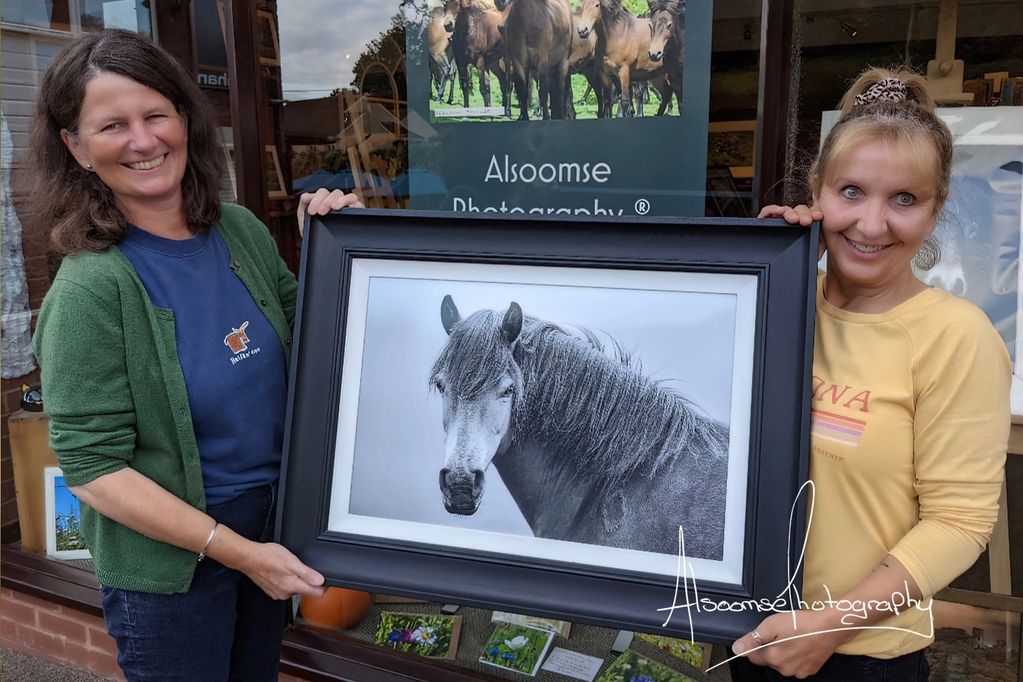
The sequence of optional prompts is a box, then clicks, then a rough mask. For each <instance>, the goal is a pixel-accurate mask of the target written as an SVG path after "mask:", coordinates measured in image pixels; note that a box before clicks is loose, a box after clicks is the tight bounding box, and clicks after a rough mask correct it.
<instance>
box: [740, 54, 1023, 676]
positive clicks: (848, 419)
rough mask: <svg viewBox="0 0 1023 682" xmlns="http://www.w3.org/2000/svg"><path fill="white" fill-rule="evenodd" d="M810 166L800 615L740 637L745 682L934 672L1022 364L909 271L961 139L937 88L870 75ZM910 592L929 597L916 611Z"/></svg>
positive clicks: (982, 531) (926, 238) (970, 314)
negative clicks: (808, 421) (1014, 372)
mask: <svg viewBox="0 0 1023 682" xmlns="http://www.w3.org/2000/svg"><path fill="white" fill-rule="evenodd" d="M842 112H843V113H842V117H841V119H840V120H839V122H838V123H837V124H836V125H835V127H834V128H833V129H832V130H831V132H830V133H829V134H828V136H827V138H826V139H825V141H824V144H823V145H822V147H821V151H820V155H819V156H818V159H817V161H816V162H815V163H814V165H813V168H812V169H811V174H810V189H811V192H812V196H813V208H812V209H811V208H808V207H806V206H799V207H796V208H788V207H781V206H768V207H766V208H765V209H764V210H763V211H761V214H760V217H782V218H785V219H786V220H788V221H789V222H792V223H801V224H803V225H809V224H810V222H811V221H813V220H821V219H823V223H822V240H823V247H824V249H826V251H827V254H828V262H827V272H826V273H822V274H821V275H820V277H819V278H818V287H817V321H816V333H815V345H814V371H813V386H812V390H813V428H812V432H811V445H812V447H811V453H810V478H811V480H812V481H813V483H814V491H815V492H814V494H813V497H812V509H811V514H812V516H811V517H810V520H809V523H808V526H809V527H808V531H807V547H806V554H805V567H804V574H803V591H802V594H801V598H802V603H801V604H800V605H799V607H800V609H801V610H798V611H795V612H793V613H782V614H776V615H773V616H770V617H768V618H766V619H765V620H764V621H763V622H761V623H760V625H759V626H757V628H756V629H755V630H754V631H753V632H751V633H749V634H747V635H745V636H743V637H742V638H740V639H739V640H737V641H736V642H735V644H734V645H733V651H734V652H735V653H736V654H741V655H743V657H742V658H738V659H735V660H734V661H732V678H733V679H735V680H777V679H783V678H784V677H785V676H793V677H797V678H800V679H814V680H880V679H888V680H895V679H897V680H923V679H927V675H928V666H927V661H926V658H925V657H924V649H925V648H926V647H927V646H928V645H929V644H930V643H931V641H932V640H933V620H932V618H931V611H930V608H929V604H930V601H929V600H930V597H931V596H932V595H933V594H934V593H935V592H937V591H938V590H940V589H941V588H942V587H944V586H945V585H947V584H948V583H949V582H951V581H952V580H953V579H955V578H956V577H957V576H958V575H959V574H961V573H962V572H963V571H965V570H966V569H967V568H969V566H970V565H971V564H972V563H973V562H974V561H975V560H976V558H977V557H978V555H979V554H980V552H981V551H982V550H983V549H984V546H985V545H986V543H987V540H988V537H989V535H990V533H991V529H992V527H993V525H994V522H995V518H996V515H997V511H998V495H999V491H1000V488H1001V482H1002V478H1003V475H1004V462H1005V453H1006V449H1007V445H1008V431H1009V382H1010V377H1011V368H1010V364H1009V358H1008V353H1007V352H1006V348H1005V344H1004V343H1003V342H1002V340H1001V338H1000V337H999V335H998V333H997V332H996V331H995V330H994V328H993V327H992V325H991V323H990V321H989V320H988V319H987V317H986V316H985V315H984V313H983V312H982V311H980V310H979V309H978V308H976V307H975V306H973V305H972V304H970V303H968V302H966V301H963V300H961V299H958V298H956V297H955V296H953V295H951V294H948V293H946V292H944V291H941V290H937V289H930V288H928V287H927V286H926V285H925V284H924V283H923V282H921V281H920V280H919V279H917V277H916V276H915V274H914V273H913V269H912V265H913V263H914V260H915V261H916V262H917V266H918V267H925V268H926V267H929V266H930V265H933V264H934V262H935V260H936V257H937V249H936V248H935V246H934V244H933V240H934V238H933V236H932V233H933V232H934V229H935V227H936V225H937V220H938V215H939V212H940V210H941V208H942V205H943V204H944V202H945V199H946V198H947V197H948V192H949V179H950V176H951V167H952V135H951V133H950V132H949V130H948V128H947V127H946V126H945V124H944V123H943V122H942V121H941V120H940V119H939V118H938V117H937V115H936V114H935V111H934V102H933V100H932V99H931V97H930V95H929V94H928V93H927V88H926V83H925V81H924V80H923V79H922V78H920V77H919V76H917V75H915V74H912V73H909V72H905V71H900V72H891V71H886V70H882V69H871V70H869V71H867V72H865V73H864V74H863V75H862V76H860V78H859V79H858V80H857V81H856V82H855V83H854V84H853V85H852V87H851V88H850V90H849V91H848V92H847V93H846V95H845V97H844V98H843V101H842ZM914 600H920V605H919V606H916V605H915V602H914Z"/></svg>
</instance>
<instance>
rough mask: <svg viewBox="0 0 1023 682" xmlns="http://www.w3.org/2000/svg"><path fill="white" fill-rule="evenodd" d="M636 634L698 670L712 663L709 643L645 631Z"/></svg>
mask: <svg viewBox="0 0 1023 682" xmlns="http://www.w3.org/2000/svg"><path fill="white" fill-rule="evenodd" d="M636 636H637V637H639V638H640V639H641V640H643V641H644V642H647V643H648V644H651V645H653V646H655V647H657V648H658V649H660V650H661V651H663V652H664V653H666V654H668V655H669V656H674V657H675V658H677V659H679V660H680V661H685V662H686V663H688V664H689V665H691V666H693V667H694V668H696V669H698V670H706V669H707V666H708V665H709V664H710V646H709V645H707V644H700V643H699V642H691V641H689V640H688V639H678V638H676V637H663V636H661V635H648V634H647V633H645V632H639V633H636Z"/></svg>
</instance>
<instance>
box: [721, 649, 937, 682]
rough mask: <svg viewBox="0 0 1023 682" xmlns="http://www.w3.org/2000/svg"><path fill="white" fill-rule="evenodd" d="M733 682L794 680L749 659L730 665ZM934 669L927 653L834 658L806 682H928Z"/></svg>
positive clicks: (841, 656) (741, 659)
mask: <svg viewBox="0 0 1023 682" xmlns="http://www.w3.org/2000/svg"><path fill="white" fill-rule="evenodd" d="M728 668H729V672H730V673H731V674H732V682H777V681H778V680H794V679H796V678H794V677H785V676H784V675H780V674H778V673H777V672H776V671H774V670H772V669H771V668H764V667H761V666H758V665H753V664H752V663H750V662H749V660H747V659H745V658H737V659H735V660H734V661H731V662H730V663H729V664H728ZM930 676H931V668H930V666H929V665H928V664H927V657H926V656H925V655H924V652H923V650H922V649H921V650H920V651H914V652H913V653H910V654H904V655H902V656H897V657H896V658H887V659H885V658H872V657H870V656H847V655H845V654H832V655H831V658H829V659H828V660H827V661H826V662H825V663H824V665H823V666H822V667H821V669H820V670H818V671H817V674H816V675H811V676H810V677H807V678H805V679H807V680H812V681H813V682H927V680H928V679H930Z"/></svg>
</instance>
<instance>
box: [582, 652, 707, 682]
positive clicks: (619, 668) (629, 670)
mask: <svg viewBox="0 0 1023 682" xmlns="http://www.w3.org/2000/svg"><path fill="white" fill-rule="evenodd" d="M597 682H694V680H693V678H691V677H686V676H685V675H683V674H682V673H678V672H675V671H674V670H672V669H671V668H668V667H666V666H663V665H661V664H660V663H657V662H655V661H651V660H650V659H649V658H643V657H642V656H640V655H639V654H637V653H636V652H634V651H626V652H625V653H624V654H622V655H621V656H619V657H618V658H617V659H616V660H615V662H614V663H612V664H611V667H610V668H608V669H607V670H605V671H604V674H603V675H601V676H600V677H598V678H597Z"/></svg>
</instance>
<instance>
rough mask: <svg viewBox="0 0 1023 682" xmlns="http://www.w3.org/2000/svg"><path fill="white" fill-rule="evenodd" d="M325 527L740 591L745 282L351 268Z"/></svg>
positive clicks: (746, 400) (749, 333)
mask: <svg viewBox="0 0 1023 682" xmlns="http://www.w3.org/2000/svg"><path fill="white" fill-rule="evenodd" d="M351 281H352V284H351V290H350V295H349V300H348V323H347V330H346V339H347V341H346V345H345V357H344V367H345V371H344V374H343V377H342V382H341V405H340V414H339V417H338V422H337V424H338V428H337V445H336V452H335V459H334V479H333V485H332V487H331V489H332V493H331V496H330V514H329V516H330V522H329V526H328V527H329V530H332V531H339V532H346V533H357V534H365V535H371V536H373V537H378V538H380V537H383V538H394V539H398V540H403V541H409V542H424V543H428V544H429V543H434V544H439V545H444V546H455V547H464V548H467V549H471V550H474V551H481V552H492V553H498V554H505V555H508V554H511V555H520V556H530V557H539V558H543V559H546V560H551V561H558V562H564V563H582V564H586V565H593V566H601V567H605V568H614V569H621V570H626V571H636V572H641V573H653V574H657V575H660V576H672V575H674V574H675V571H676V568H677V564H678V558H677V553H678V550H679V528H680V527H681V528H682V529H683V530H684V532H685V535H684V538H685V554H686V557H687V558H688V559H689V560H690V561H691V562H692V564H693V566H695V567H696V568H697V574H698V577H700V578H707V579H719V580H723V581H726V582H737V581H738V577H739V575H740V573H741V562H742V551H743V545H742V539H743V534H744V514H745V500H746V472H747V468H748V453H747V450H748V446H749V415H750V383H751V380H752V366H753V365H752V362H753V360H752V356H753V337H754V329H753V324H754V320H755V317H756V316H755V312H754V309H755V305H756V278H755V277H754V276H751V275H732V274H708V273H666V272H641V271H605V270H591V269H585V268H563V267H527V266H513V265H481V264H471V263H459V264H452V263H439V262H424V261H416V262H402V261H394V260H374V259H358V260H356V261H355V262H354V264H353V268H352V280H351Z"/></svg>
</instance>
